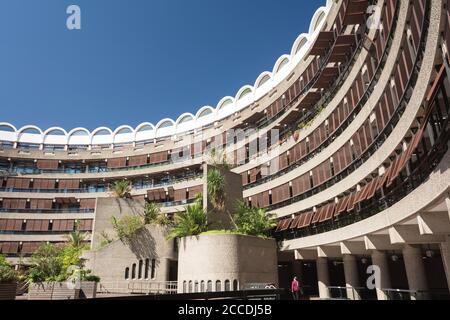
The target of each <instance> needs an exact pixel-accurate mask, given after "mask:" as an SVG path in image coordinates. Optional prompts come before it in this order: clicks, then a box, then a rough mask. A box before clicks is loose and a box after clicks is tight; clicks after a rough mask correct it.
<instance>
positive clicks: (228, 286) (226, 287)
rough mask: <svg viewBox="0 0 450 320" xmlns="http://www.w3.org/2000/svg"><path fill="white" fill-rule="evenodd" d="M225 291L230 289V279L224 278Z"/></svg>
mask: <svg viewBox="0 0 450 320" xmlns="http://www.w3.org/2000/svg"><path fill="white" fill-rule="evenodd" d="M225 291H227V292H228V291H231V282H230V280H225Z"/></svg>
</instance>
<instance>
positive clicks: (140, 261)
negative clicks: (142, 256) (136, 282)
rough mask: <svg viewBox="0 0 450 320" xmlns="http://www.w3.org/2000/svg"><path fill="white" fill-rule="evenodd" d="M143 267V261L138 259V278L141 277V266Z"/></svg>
mask: <svg viewBox="0 0 450 320" xmlns="http://www.w3.org/2000/svg"><path fill="white" fill-rule="evenodd" d="M143 267H144V261H142V260H139V271H138V278H139V279H142V268H143Z"/></svg>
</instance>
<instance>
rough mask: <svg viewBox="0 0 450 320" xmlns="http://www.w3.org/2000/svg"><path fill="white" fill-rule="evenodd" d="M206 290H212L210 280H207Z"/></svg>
mask: <svg viewBox="0 0 450 320" xmlns="http://www.w3.org/2000/svg"><path fill="white" fill-rule="evenodd" d="M206 292H212V281H211V280H209V281H208V285H207V288H206Z"/></svg>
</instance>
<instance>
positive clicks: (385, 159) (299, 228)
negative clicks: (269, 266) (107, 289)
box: [0, 0, 450, 299]
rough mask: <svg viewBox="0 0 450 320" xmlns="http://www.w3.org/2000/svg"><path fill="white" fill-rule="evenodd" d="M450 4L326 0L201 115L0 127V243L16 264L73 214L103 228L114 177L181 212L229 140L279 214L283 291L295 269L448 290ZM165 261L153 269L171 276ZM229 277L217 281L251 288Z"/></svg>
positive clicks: (359, 294) (315, 280)
mask: <svg viewBox="0 0 450 320" xmlns="http://www.w3.org/2000/svg"><path fill="white" fill-rule="evenodd" d="M449 2H450V1H448V0H415V1H407V0H334V1H332V0H328V1H327V2H326V3H325V4H324V6H323V7H321V8H319V9H318V10H317V12H316V13H315V15H314V16H313V18H312V19H311V25H310V28H309V30H303V31H305V33H302V34H300V35H299V36H298V38H297V40H296V41H295V43H294V44H293V46H292V50H291V52H289V53H287V54H284V55H282V56H281V57H280V58H279V59H278V60H277V61H276V62H275V64H274V68H273V70H269V71H265V72H263V73H261V75H260V76H258V77H257V79H256V80H255V83H254V84H251V85H245V86H243V87H242V88H241V89H240V90H239V91H238V92H237V94H236V96H235V97H224V98H223V99H222V100H221V101H219V102H218V104H217V106H216V107H210V106H205V107H202V108H199V110H198V112H197V113H196V114H195V115H194V114H190V113H186V114H183V115H181V116H180V117H179V118H178V119H176V120H173V119H164V120H161V121H160V122H159V123H157V124H152V123H143V124H141V125H139V126H138V127H136V128H132V127H130V126H122V127H119V128H117V129H115V130H113V129H110V128H98V129H96V130H94V131H92V132H90V131H89V130H86V129H84V128H76V129H73V130H70V131H69V130H65V129H62V128H49V129H47V130H44V129H41V128H38V127H36V126H26V127H23V128H16V127H15V126H14V125H12V124H9V123H0V170H1V174H2V177H3V179H2V180H0V253H1V254H4V255H6V256H7V257H8V259H10V260H11V261H12V262H14V263H17V262H18V261H19V258H20V257H22V256H24V257H27V256H29V255H30V254H31V253H32V252H33V251H34V250H35V249H36V248H37V247H38V246H39V245H40V244H41V243H43V242H51V243H62V242H64V241H65V239H66V238H65V235H66V234H67V233H68V232H70V231H72V230H73V228H74V224H75V221H78V222H79V225H80V228H81V229H82V230H83V231H87V232H89V233H90V234H92V235H94V236H93V238H95V233H96V231H95V229H96V218H97V209H98V206H97V199H100V198H105V197H108V193H109V186H110V185H111V183H113V182H114V181H117V180H122V179H127V180H129V181H131V182H132V185H133V189H132V191H131V197H132V198H133V199H134V200H135V201H136V202H141V203H142V202H144V201H150V202H158V203H161V205H162V206H163V208H164V211H165V212H167V214H169V215H170V214H173V213H176V212H178V211H180V210H183V206H184V205H185V204H186V203H189V202H191V201H193V200H194V199H195V197H196V196H197V195H198V194H199V193H203V192H204V186H203V184H204V183H203V164H204V163H205V160H206V159H207V157H208V155H207V154H208V152H209V151H211V150H213V149H215V150H217V149H222V150H224V152H225V154H226V155H227V158H228V160H229V161H231V162H233V163H234V164H235V166H234V168H233V170H232V171H233V172H234V173H236V174H239V175H241V176H242V186H243V189H244V191H243V197H244V200H245V201H246V202H247V203H248V204H249V205H250V206H252V207H260V208H266V209H268V210H269V211H270V212H273V213H275V214H276V215H277V217H278V220H279V221H278V227H277V229H276V230H274V237H275V238H276V239H277V241H278V242H279V252H278V275H277V276H278V280H279V284H280V286H282V287H288V286H289V281H290V279H291V278H292V277H293V276H294V275H296V276H298V277H299V278H300V282H301V283H302V285H303V287H304V291H305V293H306V294H308V295H313V296H314V295H317V296H320V297H321V298H339V297H341V298H342V297H343V298H349V299H375V298H378V299H394V298H396V297H398V296H399V295H400V294H401V295H403V297H405V296H407V297H410V298H412V299H421V298H436V299H437V298H440V297H443V296H448V295H449V289H448V288H449V286H450V169H449V166H450V152H449V136H450V124H449V112H450V80H449V79H450V78H449V77H450V54H449V49H448V48H449V46H450V8H449V5H450V3H449ZM0 120H1V119H0ZM91 244H92V249H93V250H96V249H97V248H96V247H95V246H94V244H95V241H94V239H93V241H92V243H91ZM167 246H170V244H165V245H164V248H166V247H167ZM174 250H175V249H174ZM124 256H126V255H125V254H124ZM166 256H167V257H170V259H173V260H174V261H171V263H173V265H174V268H175V265H176V259H177V258H176V255H174V254H172V253H167V254H166ZM145 258H146V257H142V259H144V261H145ZM148 258H149V259H151V257H148ZM168 263H169V262H167V263H164V266H165V267H164V268H165V269H164V271H163V272H164V274H165V275H166V276H165V277H160V276H159V275H155V278H157V279H163V280H164V279H165V280H167V281H169V280H170V281H176V280H177V279H176V275H174V274H176V273H174V272H170V271H169V269H170V268H169V267H168V266H167V264H168ZM224 263H226V262H224ZM150 264H151V263H150ZM169 264H170V263H169ZM132 265H134V266H135V267H134V268H136V265H137V266H138V268H151V266H148V263H142V262H141V260H139V261H138V260H137V261H130V262H129V267H130V268H131V266H132ZM214 265H218V266H219V267H220V264H214ZM124 267H125V265H124ZM374 267H375V268H374ZM127 268H128V267H127ZM128 270H129V269H128ZM377 271H379V272H377ZM208 272H210V270H209V271H208ZM147 273H148V272H147ZM147 273H145V272H137V271H136V272H134V273H133V274H135V275H134V277H135V278H136V280H137V278H138V274H139V275H140V274H147ZM150 273H151V274H152V273H156V274H157V273H158V269H156V270H153V271H152V272H150ZM180 273H181V271H180V270H179V274H180ZM133 274H131V272H130V271H128V272H126V271H125V270H123V272H122V274H120V277H122V279H123V280H127V281H133V280H134V279H133ZM371 275H375V276H377V275H380V277H379V279H377V280H379V281H375V282H377V284H378V285H376V286H375V287H371V286H370V283H369V282H370V281H369V282H368V281H367V280H370V279H371V278H370V276H371ZM117 277H119V276H117ZM232 278H233V279H218V280H219V281H223V282H225V281H228V282H227V283H228V287H229V288H234V287H235V286H234V285H233V283H234V281H239V285H240V286H241V285H245V284H244V283H242V284H241V283H240V281H242V280H241V279H242V278H239V275H233V277H232ZM196 280H198V281H200V282H201V281H203V280H204V281H207V279H192V281H196ZM210 280H211V281H212V283H214V286H215V280H216V279H210ZM186 283H187V285H186V288H187V289H186V290H187V291H189V290H195V288H197V289H198V290H200V289H199V288H200V287H205V288H206V287H208V285H207V284H205V285H204V286H200V285H199V286H195V285H192V286H189V279H187V280H186ZM194 284H195V283H194ZM214 286H213V287H214ZM190 287H192V289H189V288H190ZM220 287H221V288H223V287H224V284H222V285H221V286H220ZM179 289H180V288H179ZM205 290H206V289H205Z"/></svg>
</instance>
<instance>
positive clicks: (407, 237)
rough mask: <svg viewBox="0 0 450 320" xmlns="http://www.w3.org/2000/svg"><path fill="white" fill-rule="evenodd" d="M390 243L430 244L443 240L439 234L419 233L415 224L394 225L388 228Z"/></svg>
mask: <svg viewBox="0 0 450 320" xmlns="http://www.w3.org/2000/svg"><path fill="white" fill-rule="evenodd" d="M389 238H390V241H391V244H431V243H441V242H444V241H445V237H444V236H441V235H421V234H420V231H419V228H418V227H416V226H395V227H391V228H389Z"/></svg>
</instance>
